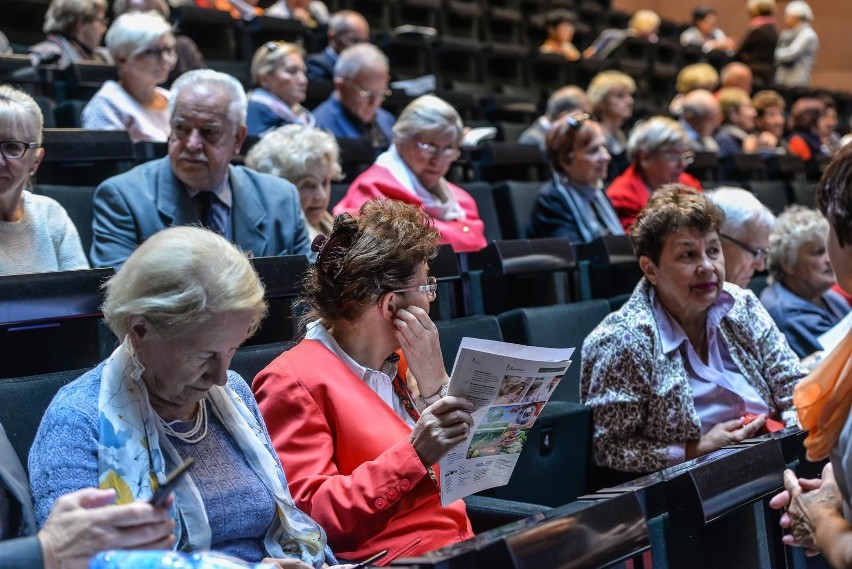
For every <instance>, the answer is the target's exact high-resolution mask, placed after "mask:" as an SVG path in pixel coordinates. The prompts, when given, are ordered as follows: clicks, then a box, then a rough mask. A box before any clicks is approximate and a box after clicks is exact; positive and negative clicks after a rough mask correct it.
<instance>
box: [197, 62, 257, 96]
mask: <svg viewBox="0 0 852 569" xmlns="http://www.w3.org/2000/svg"><path fill="white" fill-rule="evenodd" d="M207 66H208V67H209V68H210V69H215V70H216V71H220V72H222V73H227V74H228V75H230V76H231V77H235V78H236V79H237V81H239V82H240V85H242V86H243V89H246V90H249V89H251V88H252V87H254V85H253V84H252V82H251V61H242V60H234V61H231V60H227V59H208V60H207Z"/></svg>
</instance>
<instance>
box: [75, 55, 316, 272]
mask: <svg viewBox="0 0 852 569" xmlns="http://www.w3.org/2000/svg"><path fill="white" fill-rule="evenodd" d="M169 114H170V116H171V118H170V125H171V135H170V136H169V155H168V156H167V157H165V158H163V159H160V160H154V161H151V162H148V163H146V164H142V165H141V166H137V167H136V168H134V169H132V170H130V171H129V172H126V173H124V174H121V175H119V176H115V177H113V178H110V179H108V180H106V181H105V182H103V183H102V184H101V185H100V186H99V187H98V189H97V190H96V191H95V196H94V204H93V205H94V220H93V222H92V229H93V233H94V240H93V243H92V251H91V255H90V257H91V260H92V264H93V265H94V266H96V267H110V266H111V267H115V268H116V269H118V268H119V267H120V266H121V265H122V264H123V263H124V261H125V260H126V259H127V257H129V256H130V254H131V253H132V252H133V250H134V249H135V248H136V247H137V246H138V245H139V244H141V243H142V242H143V241H145V240H146V239H147V238H148V237H150V236H151V235H153V234H154V233H156V232H158V231H160V230H162V229H165V228H166V227H171V226H173V225H192V224H195V225H198V224H201V225H205V226H207V227H209V228H210V229H212V230H214V231H216V232H218V233H220V234H222V235H224V236H225V237H226V238H227V239H228V240H230V241H232V242H233V243H235V244H236V245H238V246H239V247H241V248H242V249H243V250H244V251H245V252H246V254H249V255H254V256H256V257H261V256H272V255H290V254H309V253H310V244H309V243H308V233H307V230H306V229H305V220H304V216H303V215H302V209H301V207H300V205H299V195H298V193H297V192H296V189H295V187H294V186H293V185H292V184H290V183H289V182H287V181H285V180H282V179H281V178H277V177H275V176H270V175H267V174H260V173H257V172H254V171H253V170H249V169H247V168H244V167H241V166H231V165H230V161H231V159H232V158H233V157H234V155H235V154H237V152H239V150H240V146H242V144H243V141H244V140H245V137H246V96H245V92H244V91H243V88H242V86H241V85H240V83H239V82H238V81H237V80H236V79H234V78H233V77H231V76H230V75H225V74H223V73H218V72H216V71H212V70H208V69H199V70H196V71H190V72H188V73H185V74H184V75H182V76H181V77H180V78H179V79H178V80H177V81H176V82H175V83H174V85H172V90H171V98H170V99H169Z"/></svg>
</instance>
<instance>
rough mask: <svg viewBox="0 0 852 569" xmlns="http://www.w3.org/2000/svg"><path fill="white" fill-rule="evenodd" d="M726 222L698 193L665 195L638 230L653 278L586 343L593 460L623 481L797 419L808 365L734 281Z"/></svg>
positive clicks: (657, 196)
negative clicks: (728, 275) (796, 391)
mask: <svg viewBox="0 0 852 569" xmlns="http://www.w3.org/2000/svg"><path fill="white" fill-rule="evenodd" d="M723 217H724V214H723V213H722V212H721V211H720V210H719V208H718V207H716V206H715V205H713V202H711V201H710V200H709V199H708V198H706V197H705V196H704V195H703V194H700V193H697V192H695V191H694V190H692V189H690V188H687V187H684V186H682V185H674V184H673V185H671V186H667V187H665V188H662V189H660V190H657V191H656V192H655V193H654V195H653V196H651V199H650V201H649V202H648V204H647V206H646V207H645V208H644V209H643V210H642V212H641V213H640V215H639V217H638V219H637V220H636V224H635V225H634V227H633V230H632V231H631V233H630V239H631V241H632V243H633V248H634V251H635V253H636V256H637V257H638V258H639V265H640V267H641V268H642V272H643V273H644V278H643V279H642V280H641V281H640V282H639V284H638V285H637V286H636V289H635V290H634V291H633V294H632V296H631V297H630V299H629V300H628V301H627V303H626V304H624V306H622V307H621V309H619V310H618V311H617V312H614V313H612V314H610V315H609V316H607V317H606V318H605V319H604V320H603V322H601V324H600V325H598V327H597V328H595V330H594V331H593V332H592V333H591V335H589V337H588V338H586V341H585V342H584V344H583V357H582V371H581V379H580V400H581V402H582V403H583V404H584V405H588V406H590V407H591V408H592V421H593V424H594V434H593V439H592V462H593V463H594V464H595V465H597V466H600V467H604V468H605V469H608V470H614V471H616V472H615V473H608V474H612V476H613V478H616V479H617V478H621V479H622V480H624V479H625V478H627V476H628V475H625V474H624V473H633V474H632V476H634V477H635V476H636V475H639V474H644V473H649V472H653V471H656V470H660V469H662V468H665V467H667V466H672V465H675V464H678V463H680V462H683V461H684V460H690V459H693V458H696V457H698V456H701V455H704V454H707V453H710V452H713V451H715V450H717V449H719V448H721V447H722V446H725V445H728V444H732V443H736V442H739V441H742V440H744V439H748V438H751V437H752V436H754V435H755V434H757V433H758V432H759V431H760V430H761V429H762V428H763V427H764V426H765V425H766V424H767V421H769V420H770V419H772V420H774V421H780V422H781V423H783V424H786V425H789V426H793V425H795V424H796V411H795V409H794V407H793V387H794V385H795V383H796V382H797V381H798V380H799V379H800V378H801V377H802V376H804V375H805V370H804V368H802V366H801V364H800V363H799V359H798V358H797V357H796V355H795V354H794V353H793V352H792V351H791V350H790V348H789V347H788V346H787V343H786V342H785V341H784V336H783V335H782V334H781V332H779V330H778V328H777V327H776V326H775V324H774V323H773V322H772V319H771V318H770V317H769V315H768V314H767V313H766V311H765V310H764V309H763V307H762V306H761V304H760V303H759V302H758V300H757V298H756V297H755V296H754V294H752V293H751V292H750V291H744V290H743V289H741V288H739V287H737V286H734V285H730V284H726V283H725V261H724V259H723V257H722V244H721V240H720V238H719V233H718V232H719V229H720V226H721V224H722V220H723ZM746 414H752V415H754V416H755V418H754V420H752V421H751V422H748V421H747V420H746V418H745V417H744V415H746ZM776 426H777V427H779V428H780V427H782V426H783V425H776Z"/></svg>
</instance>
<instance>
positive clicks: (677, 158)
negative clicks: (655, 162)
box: [657, 150, 695, 166]
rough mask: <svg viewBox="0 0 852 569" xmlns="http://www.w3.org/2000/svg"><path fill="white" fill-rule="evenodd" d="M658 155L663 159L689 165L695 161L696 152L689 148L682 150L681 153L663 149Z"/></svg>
mask: <svg viewBox="0 0 852 569" xmlns="http://www.w3.org/2000/svg"><path fill="white" fill-rule="evenodd" d="M657 155H658V156H661V157H662V158H663V160H666V161H668V162H678V163H680V162H683V163H684V164H686V165H687V166H689V165H690V164H692V163H693V162H695V152H693V151H692V150H687V151H685V152H681V153H680V154H675V153H673V152H663V151H662V150H658V151H657Z"/></svg>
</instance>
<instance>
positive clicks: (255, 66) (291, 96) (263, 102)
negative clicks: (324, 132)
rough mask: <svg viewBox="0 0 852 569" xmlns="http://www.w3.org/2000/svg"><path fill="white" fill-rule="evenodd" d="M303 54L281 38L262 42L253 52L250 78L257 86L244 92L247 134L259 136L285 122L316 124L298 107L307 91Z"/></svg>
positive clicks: (303, 109)
mask: <svg viewBox="0 0 852 569" xmlns="http://www.w3.org/2000/svg"><path fill="white" fill-rule="evenodd" d="M304 56H305V53H304V51H303V50H302V48H301V47H299V46H298V45H296V44H292V43H287V42H283V41H282V42H272V41H270V42H266V43H265V44H263V45H262V46H260V47H259V48H257V51H255V52H254V57H253V58H252V60H251V80H252V82H253V83H254V84H255V85H256V86H257V87H256V88H255V89H254V90H252V91H251V92H250V93H249V95H248V116H247V117H246V127H247V128H248V135H249V136H258V137H261V138H262V137H264V136H265V135H267V134H268V133H270V132H272V131H273V130H275V129H276V128H278V127H279V126H284V125H286V124H300V125H307V126H314V125H315V124H316V120H315V119H314V115H312V114H311V112H310V111H309V110H308V109H306V108H305V107H303V106H302V102H303V101H304V100H305V97H306V96H307V92H308V91H307V90H308V76H307V75H306V73H307V68H306V67H305V60H304Z"/></svg>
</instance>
